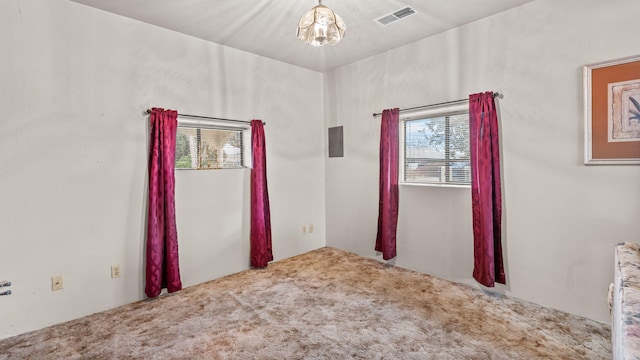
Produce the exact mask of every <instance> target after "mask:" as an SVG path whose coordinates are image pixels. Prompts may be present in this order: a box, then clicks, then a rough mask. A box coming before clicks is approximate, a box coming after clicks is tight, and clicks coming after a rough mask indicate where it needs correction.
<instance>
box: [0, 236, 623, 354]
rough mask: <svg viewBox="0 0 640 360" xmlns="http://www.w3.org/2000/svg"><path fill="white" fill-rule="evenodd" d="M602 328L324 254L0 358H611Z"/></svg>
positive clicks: (122, 312)
mask: <svg viewBox="0 0 640 360" xmlns="http://www.w3.org/2000/svg"><path fill="white" fill-rule="evenodd" d="M603 296H604V295H603ZM609 332H610V329H609V326H608V325H606V324H602V323H599V322H595V321H592V320H588V319H584V318H580V317H576V316H573V315H569V314H566V313H562V312H559V311H555V310H551V309H548V308H543V307H540V306H537V305H534V304H531V303H527V302H523V301H520V300H517V299H512V298H508V297H504V296H492V295H489V294H487V293H484V292H482V291H481V290H478V289H475V288H472V287H470V286H466V285H460V284H456V283H452V282H449V281H446V280H442V279H438V278H435V277H432V276H428V275H424V274H420V273H416V272H413V271H408V270H404V269H401V268H397V267H389V266H385V265H384V264H381V263H379V262H377V261H375V260H371V259H366V258H363V257H360V256H357V255H355V254H352V253H348V252H345V251H341V250H337V249H333V248H323V249H319V250H316V251H312V252H309V253H306V254H303V255H299V256H296V257H293V258H290V259H286V260H282V261H279V262H275V263H273V264H270V265H269V267H268V268H267V269H263V270H248V271H244V272H241V273H238V274H234V275H230V276H227V277H224V278H221V279H217V280H214V281H211V282H208V283H205V284H201V285H197V286H193V287H190V288H187V289H185V290H183V291H180V292H177V293H174V294H172V295H169V296H164V297H161V298H158V299H155V300H145V301H141V302H137V303H134V304H130V305H126V306H122V307H120V308H117V309H113V310H109V311H105V312H101V313H98V314H94V315H91V316H87V317H84V318H81V319H77V320H73V321H70V322H67V323H63V324H59V325H55V326H52V327H49V328H45V329H42V330H38V331H34V332H31V333H27V334H22V335H19V336H16V337H13V338H9V339H5V340H2V341H0V359H510V360H514V359H516V360H517V359H572V360H574V359H610V358H611V347H610V335H609Z"/></svg>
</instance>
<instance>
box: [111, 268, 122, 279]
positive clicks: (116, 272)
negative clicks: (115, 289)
mask: <svg viewBox="0 0 640 360" xmlns="http://www.w3.org/2000/svg"><path fill="white" fill-rule="evenodd" d="M120 275H122V274H121V272H120V265H111V278H112V279H115V278H119V277H120Z"/></svg>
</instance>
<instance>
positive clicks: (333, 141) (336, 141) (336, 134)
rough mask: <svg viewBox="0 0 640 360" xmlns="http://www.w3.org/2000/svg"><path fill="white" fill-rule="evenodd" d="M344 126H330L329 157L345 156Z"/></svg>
mask: <svg viewBox="0 0 640 360" xmlns="http://www.w3.org/2000/svg"><path fill="white" fill-rule="evenodd" d="M342 143H343V139H342V126H336V127H330V128H329V157H343V156H344V147H343V145H342Z"/></svg>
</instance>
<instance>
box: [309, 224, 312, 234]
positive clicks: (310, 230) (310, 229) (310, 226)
mask: <svg viewBox="0 0 640 360" xmlns="http://www.w3.org/2000/svg"><path fill="white" fill-rule="evenodd" d="M312 232H313V224H311V225H309V234H311V233H312Z"/></svg>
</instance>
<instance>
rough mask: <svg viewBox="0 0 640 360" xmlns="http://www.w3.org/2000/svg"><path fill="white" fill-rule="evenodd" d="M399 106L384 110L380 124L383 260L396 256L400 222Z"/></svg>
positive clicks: (379, 241) (378, 238)
mask: <svg viewBox="0 0 640 360" xmlns="http://www.w3.org/2000/svg"><path fill="white" fill-rule="evenodd" d="M399 121H400V110H399V109H398V108H395V109H391V110H384V111H383V112H382V122H381V125H380V197H379V204H378V234H377V236H376V246H375V250H376V251H379V252H381V253H382V258H383V259H384V260H389V259H393V258H394V257H396V229H397V226H398V162H399V159H398V156H399V153H398V152H399V144H398V142H399V138H398V135H399V133H398V131H399V126H400V125H399Z"/></svg>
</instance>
